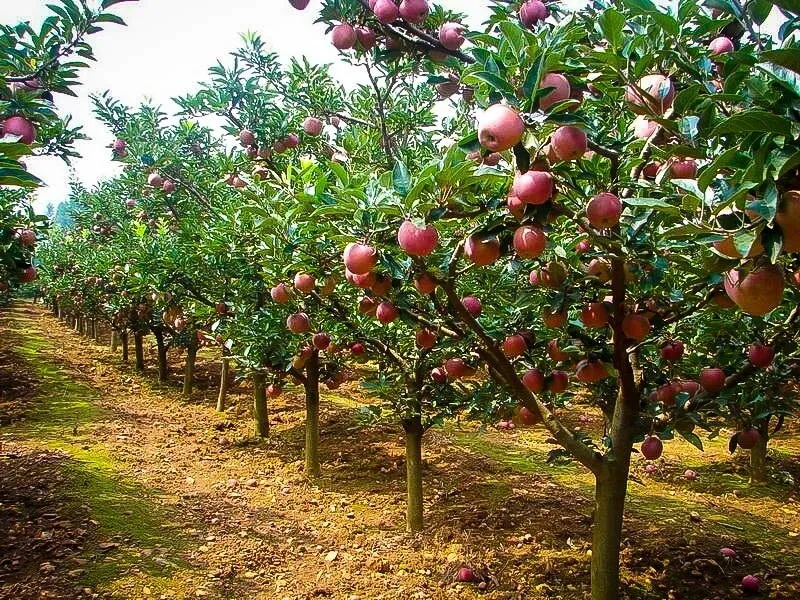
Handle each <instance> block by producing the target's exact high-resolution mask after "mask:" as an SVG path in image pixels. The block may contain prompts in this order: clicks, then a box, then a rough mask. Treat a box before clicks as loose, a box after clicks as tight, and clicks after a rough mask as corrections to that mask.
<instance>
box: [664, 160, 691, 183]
mask: <svg viewBox="0 0 800 600" xmlns="http://www.w3.org/2000/svg"><path fill="white" fill-rule="evenodd" d="M669 170H670V174H671V175H672V177H673V179H694V178H696V177H697V161H696V160H695V159H693V158H684V159H681V160H676V161H674V162H673V163H672V164H671V165H670V167H669Z"/></svg>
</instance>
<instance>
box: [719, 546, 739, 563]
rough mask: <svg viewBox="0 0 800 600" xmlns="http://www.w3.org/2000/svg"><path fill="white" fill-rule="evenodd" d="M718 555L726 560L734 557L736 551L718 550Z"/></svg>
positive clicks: (729, 549)
mask: <svg viewBox="0 0 800 600" xmlns="http://www.w3.org/2000/svg"><path fill="white" fill-rule="evenodd" d="M719 553H720V555H721V556H722V558H726V559H728V560H730V559H732V558H734V557H735V556H736V550H734V549H733V548H720V551H719Z"/></svg>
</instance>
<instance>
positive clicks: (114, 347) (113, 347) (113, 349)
mask: <svg viewBox="0 0 800 600" xmlns="http://www.w3.org/2000/svg"><path fill="white" fill-rule="evenodd" d="M117 346H119V333H117V330H116V329H112V330H111V352H116V351H117Z"/></svg>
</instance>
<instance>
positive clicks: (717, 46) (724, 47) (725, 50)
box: [708, 35, 733, 56]
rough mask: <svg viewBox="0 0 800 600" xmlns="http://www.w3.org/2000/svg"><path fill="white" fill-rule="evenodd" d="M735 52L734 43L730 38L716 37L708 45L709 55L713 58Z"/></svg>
mask: <svg viewBox="0 0 800 600" xmlns="http://www.w3.org/2000/svg"><path fill="white" fill-rule="evenodd" d="M731 52H733V42H732V41H731V39H730V38H728V37H725V36H724V35H723V36H720V37H716V38H714V39H713V40H711V42H710V43H709V44H708V53H709V54H711V55H712V56H719V55H720V54H730V53H731Z"/></svg>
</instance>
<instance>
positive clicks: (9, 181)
mask: <svg viewBox="0 0 800 600" xmlns="http://www.w3.org/2000/svg"><path fill="white" fill-rule="evenodd" d="M41 184H42V180H41V179H39V178H38V177H36V176H35V175H31V174H30V173H28V172H27V171H26V170H25V169H21V168H16V167H0V185H10V186H18V187H26V188H34V187H38V186H40V185H41Z"/></svg>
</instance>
